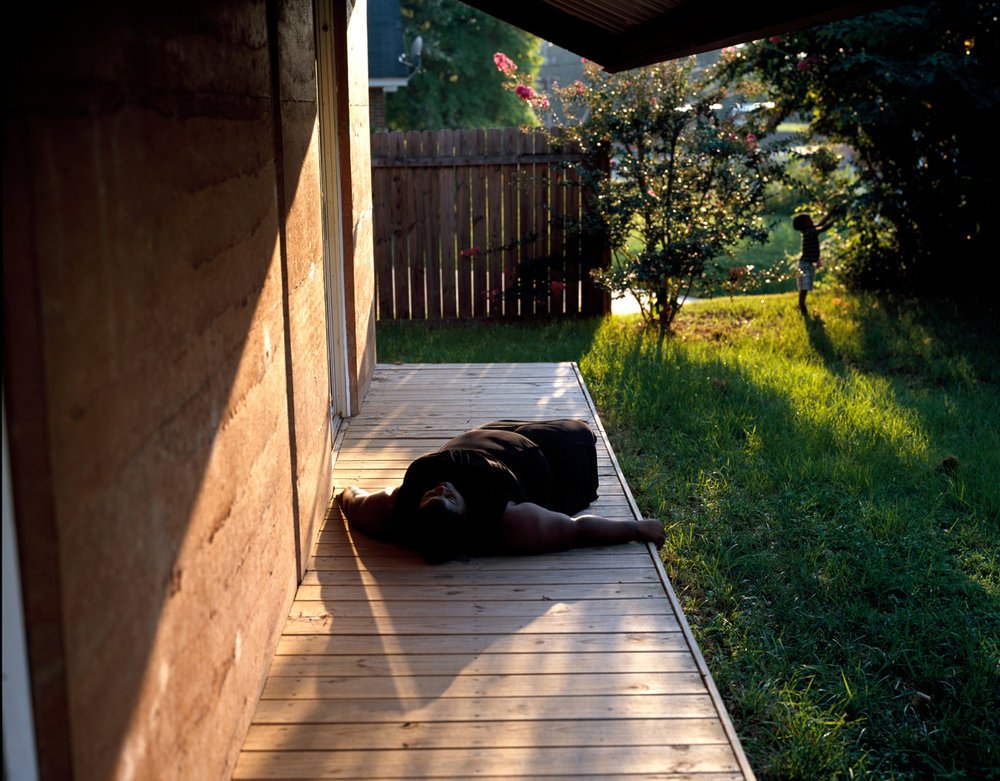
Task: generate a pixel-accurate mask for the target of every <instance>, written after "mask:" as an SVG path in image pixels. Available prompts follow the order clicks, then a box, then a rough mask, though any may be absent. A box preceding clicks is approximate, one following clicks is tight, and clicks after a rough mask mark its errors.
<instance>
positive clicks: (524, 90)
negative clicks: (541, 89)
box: [514, 84, 538, 101]
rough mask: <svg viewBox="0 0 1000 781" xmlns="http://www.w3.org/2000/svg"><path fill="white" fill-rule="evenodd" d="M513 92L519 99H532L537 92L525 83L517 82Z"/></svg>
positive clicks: (536, 95)
mask: <svg viewBox="0 0 1000 781" xmlns="http://www.w3.org/2000/svg"><path fill="white" fill-rule="evenodd" d="M514 94H515V95H517V96H518V97H519V98H520V99H521V100H527V101H532V100H534V99H535V98H537V97H538V93H537V92H535V91H534V90H533V89H532V88H531V87H529V86H528V85H527V84H518V85H517V86H516V87H514Z"/></svg>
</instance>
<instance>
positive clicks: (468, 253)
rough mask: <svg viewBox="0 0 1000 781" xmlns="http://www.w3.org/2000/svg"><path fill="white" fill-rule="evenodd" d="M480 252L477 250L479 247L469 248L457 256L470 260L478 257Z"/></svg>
mask: <svg viewBox="0 0 1000 781" xmlns="http://www.w3.org/2000/svg"><path fill="white" fill-rule="evenodd" d="M480 252H482V250H481V249H479V247H469V248H468V249H463V250H462V251H461V252H459V253H458V254H459V255H461V256H462V257H463V258H471V257H472V256H473V255H478V254H479V253H480Z"/></svg>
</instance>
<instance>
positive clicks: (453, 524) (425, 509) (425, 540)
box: [414, 501, 465, 564]
mask: <svg viewBox="0 0 1000 781" xmlns="http://www.w3.org/2000/svg"><path fill="white" fill-rule="evenodd" d="M414 520H415V522H416V527H417V528H416V531H417V536H418V539H419V547H420V552H421V553H423V555H424V557H425V558H426V559H427V560H428V561H429V562H431V563H432V564H443V563H444V562H446V561H451V560H452V559H453V558H455V557H456V556H458V555H459V554H460V553H462V552H463V529H464V527H465V524H463V523H462V520H463V518H462V515H461V514H459V513H457V512H455V511H454V510H452V509H451V508H450V507H448V506H447V505H445V504H444V503H442V502H435V501H430V502H426V503H425V504H423V505H422V506H420V507H418V508H417V513H416V517H415V519H414Z"/></svg>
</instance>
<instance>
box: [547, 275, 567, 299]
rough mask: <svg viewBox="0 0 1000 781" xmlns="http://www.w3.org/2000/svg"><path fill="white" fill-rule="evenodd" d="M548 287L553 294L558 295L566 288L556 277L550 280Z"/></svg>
mask: <svg viewBox="0 0 1000 781" xmlns="http://www.w3.org/2000/svg"><path fill="white" fill-rule="evenodd" d="M549 288H550V289H551V290H552V293H553V295H557V296H558V295H559V294H560V293H562V292H563V291H564V290H565V289H566V283H565V282H560V281H559V280H558V279H556V280H553V281H552V283H551V284H550V285H549Z"/></svg>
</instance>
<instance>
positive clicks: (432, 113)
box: [386, 0, 542, 130]
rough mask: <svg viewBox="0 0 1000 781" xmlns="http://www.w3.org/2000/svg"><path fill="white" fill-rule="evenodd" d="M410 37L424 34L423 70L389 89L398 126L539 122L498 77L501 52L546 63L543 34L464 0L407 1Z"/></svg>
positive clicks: (391, 118)
mask: <svg viewBox="0 0 1000 781" xmlns="http://www.w3.org/2000/svg"><path fill="white" fill-rule="evenodd" d="M402 11H403V25H404V34H405V37H406V40H407V41H411V40H413V38H414V37H415V36H417V35H419V36H421V37H422V38H423V41H424V51H423V56H422V61H421V67H420V70H419V71H417V72H416V73H415V74H414V75H413V76H411V78H410V81H409V83H408V84H407V86H406V87H404V88H403V89H400V90H398V91H396V92H390V93H388V95H387V96H386V113H387V121H388V124H389V127H390V128H391V129H392V130H440V129H462V128H490V127H517V126H519V125H523V124H536V121H535V119H534V116H533V115H532V113H531V112H530V111H529V110H528V108H527V107H526V106H525V105H524V104H523V103H522V102H521V101H520V100H518V99H517V98H516V97H515V96H514V95H512V94H511V93H509V92H507V91H505V90H504V89H503V87H502V86H501V85H500V84H498V83H497V80H496V69H495V68H494V66H493V59H492V58H493V54H494V52H497V51H505V52H508V53H510V54H511V55H512V56H515V57H517V59H518V61H519V62H520V63H521V64H522V67H523V68H524V69H525V70H527V71H533V72H537V69H538V68H539V67H540V66H541V64H542V55H541V41H540V39H538V38H536V37H535V36H533V35H530V34H528V33H526V32H523V31H522V30H519V29H517V28H516V27H512V26H511V25H509V24H507V23H506V22H502V21H500V20H499V19H497V18H496V17H493V16H490V15H489V14H486V13H484V12H482V11H477V10H475V9H473V8H471V7H470V6H467V5H465V4H464V3H461V2H459V1H458V0H403V2H402Z"/></svg>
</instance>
